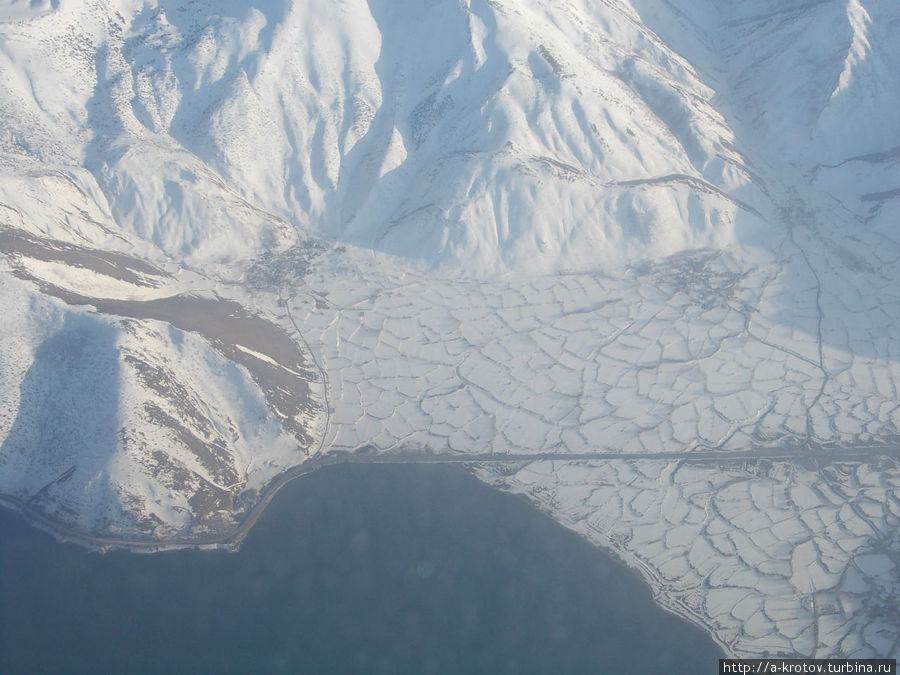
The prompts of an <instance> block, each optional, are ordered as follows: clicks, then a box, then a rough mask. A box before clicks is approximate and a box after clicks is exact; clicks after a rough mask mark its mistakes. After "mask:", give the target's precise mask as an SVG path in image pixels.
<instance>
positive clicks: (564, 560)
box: [0, 465, 721, 673]
mask: <svg viewBox="0 0 900 675" xmlns="http://www.w3.org/2000/svg"><path fill="white" fill-rule="evenodd" d="M720 657H721V653H720V651H719V649H718V647H717V646H716V645H715V644H714V643H713V642H712V641H711V640H710V639H709V638H708V637H707V636H706V635H705V634H703V633H702V632H701V631H700V630H698V629H696V628H694V627H693V626H691V625H690V624H688V623H687V622H685V621H683V620H681V619H678V618H677V617H675V616H673V615H671V614H669V613H667V612H665V611H663V610H661V609H660V608H659V607H657V606H656V605H655V604H654V603H653V601H652V600H651V597H650V593H649V590H648V589H647V588H646V586H644V584H643V583H641V582H640V581H639V580H638V579H637V577H636V576H635V575H634V574H633V573H632V572H630V571H629V570H628V569H626V568H625V567H623V566H622V565H620V564H618V563H617V562H615V561H613V560H611V559H610V558H609V557H608V556H607V555H606V554H604V553H603V552H601V551H599V550H597V549H596V548H594V547H592V546H591V545H589V544H588V543H587V542H585V541H583V540H582V539H581V538H580V537H578V536H577V535H575V534H574V533H572V532H570V531H568V530H566V529H564V528H563V527H562V526H560V525H558V524H557V523H555V522H553V521H552V520H551V519H550V518H548V517H546V516H544V515H543V514H541V513H539V512H538V511H537V510H535V509H534V508H533V507H531V506H530V505H529V504H527V503H526V502H525V501H524V500H522V499H521V498H517V497H513V496H510V495H504V494H501V493H499V492H496V491H495V490H493V489H491V488H488V487H486V486H485V485H483V484H481V483H479V482H478V481H477V480H475V479H474V478H472V477H471V476H469V475H467V474H465V473H464V472H462V471H460V470H458V469H454V468H450V467H440V466H423V465H393V466H391V465H382V466H359V465H356V466H352V465H345V466H339V467H330V468H327V469H323V470H321V471H318V472H316V473H314V474H311V475H308V476H304V477H302V478H299V479H297V480H295V481H293V482H292V483H290V484H289V485H288V486H287V487H285V488H284V489H282V491H281V492H279V494H278V496H277V497H276V498H275V500H274V501H273V503H272V504H271V505H270V506H269V508H268V509H267V510H266V511H265V513H264V514H263V515H262V517H261V518H260V519H259V522H258V523H257V525H256V526H255V527H254V529H253V530H252V531H251V532H250V534H249V535H248V537H247V539H246V540H245V541H244V543H243V546H242V548H241V550H240V552H238V553H234V554H230V553H224V552H216V551H177V552H172V553H163V554H156V555H135V554H127V553H121V552H118V553H117V552H113V553H109V554H107V555H99V554H94V553H87V552H85V551H83V550H81V549H80V548H78V547H76V546H72V545H64V544H58V543H56V542H54V541H52V540H51V539H50V538H49V537H48V536H47V535H45V534H43V533H41V532H38V531H36V530H33V529H32V528H30V527H28V526H26V525H25V524H24V523H23V521H22V519H21V518H20V517H19V516H18V515H17V514H14V513H12V512H10V511H7V510H5V509H0V673H41V672H61V673H116V672H123V673H124V672H129V673H221V672H232V673H280V672H285V673H343V672H359V673H431V672H433V673H628V672H633V673H712V672H716V671H717V662H716V660H717V659H718V658H720Z"/></svg>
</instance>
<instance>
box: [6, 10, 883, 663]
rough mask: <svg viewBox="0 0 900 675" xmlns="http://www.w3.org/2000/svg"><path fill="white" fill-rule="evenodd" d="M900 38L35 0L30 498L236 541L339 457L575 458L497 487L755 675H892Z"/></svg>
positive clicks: (733, 24) (26, 35) (105, 523)
mask: <svg viewBox="0 0 900 675" xmlns="http://www.w3.org/2000/svg"><path fill="white" fill-rule="evenodd" d="M898 28H900V4H897V3H896V2H894V0H819V1H815V2H809V1H800V0H735V1H733V2H727V3H722V2H716V1H715V0H668V1H666V2H659V1H658V0H593V1H592V0H569V1H567V2H558V1H557V0H430V1H429V2H422V1H419V0H368V1H365V0H342V1H340V2H323V1H321V0H308V1H304V2H297V1H294V0H257V1H256V2H237V1H234V0H31V1H30V2H28V1H26V0H0V75H2V76H0V253H2V258H0V270H2V275H0V298H2V303H3V307H4V319H5V320H4V321H3V322H0V373H2V376H0V443H2V446H0V493H2V495H3V498H4V499H5V501H6V502H7V503H10V504H12V505H14V506H16V507H18V508H20V509H22V510H24V511H26V512H27V513H29V514H31V517H32V518H33V519H35V520H36V521H37V522H39V524H42V525H43V526H45V527H48V528H56V531H57V533H58V534H60V535H61V536H72V537H81V538H82V540H83V541H86V542H87V543H93V544H95V545H98V546H106V545H132V546H135V547H137V546H139V545H141V544H142V542H143V543H144V544H149V545H151V546H152V545H157V544H158V545H161V546H162V545H181V544H184V543H188V542H194V543H215V542H218V541H224V540H227V539H228V537H229V536H230V535H231V533H233V532H234V531H235V528H236V527H240V526H242V525H246V524H247V523H248V519H249V522H252V517H251V516H250V514H251V513H255V512H256V511H258V504H259V503H260V501H259V500H262V503H264V502H265V499H267V498H268V497H269V496H270V495H271V493H272V492H271V487H272V486H273V485H277V484H278V481H279V480H280V478H279V477H284V476H286V475H289V473H290V472H291V471H294V472H296V471H303V470H310V469H311V468H314V467H315V466H319V465H320V464H321V463H322V462H324V461H329V460H327V459H326V458H328V457H335V456H338V455H339V453H340V452H341V451H343V452H345V453H355V452H359V451H361V450H367V451H368V452H369V453H372V452H373V451H374V453H375V454H376V455H377V454H378V453H383V452H404V451H406V452H409V451H412V452H421V451H427V452H438V453H444V454H446V455H447V456H454V455H458V456H461V457H465V456H466V455H479V456H480V455H481V454H483V453H485V452H487V451H488V450H490V449H493V450H494V451H495V452H498V453H505V454H508V455H513V456H514V455H516V454H522V453H525V454H527V455H530V456H536V455H541V454H543V455H546V457H545V458H544V459H545V461H543V462H541V461H533V462H531V463H529V464H528V466H527V467H526V468H524V469H521V470H516V469H515V466H519V465H515V466H511V467H504V466H502V465H496V466H495V465H485V466H482V467H481V468H480V469H479V475H480V476H481V477H482V478H484V479H485V480H489V481H491V482H494V483H496V484H498V486H500V487H503V488H504V489H511V490H517V491H521V492H523V493H525V494H528V495H529V496H531V497H532V498H533V499H534V500H535V501H537V502H538V503H540V504H541V505H542V506H543V507H544V508H547V509H548V510H549V511H550V512H551V513H553V514H554V515H555V516H556V517H558V518H559V519H560V520H562V521H563V522H565V523H567V524H568V525H569V526H572V527H575V528H576V529H579V530H580V531H582V532H583V533H584V534H585V536H587V537H589V538H590V539H592V541H595V542H596V543H598V544H600V545H603V546H608V547H611V548H613V549H615V550H617V551H618V553H619V554H620V555H621V556H622V557H624V558H625V559H626V560H628V561H629V562H630V563H631V564H633V565H635V566H636V567H637V568H639V569H640V570H642V573H644V574H645V575H646V576H647V577H648V579H649V580H650V581H651V582H652V583H653V584H654V585H655V586H656V588H657V592H658V594H659V597H660V598H661V601H662V602H664V603H665V604H667V605H668V606H670V607H672V608H673V609H674V610H675V611H677V612H679V613H681V614H684V615H688V616H690V617H692V618H693V619H694V620H696V621H698V622H700V623H702V624H703V625H705V626H707V627H708V628H709V629H710V630H712V631H713V633H714V635H715V636H716V637H717V639H719V641H720V642H721V643H722V644H724V645H726V647H727V648H728V649H729V650H730V652H733V653H742V654H752V653H756V654H758V653H761V652H762V651H763V650H769V651H773V652H776V651H787V652H791V653H804V654H812V653H816V654H821V655H828V654H839V653H847V654H850V653H854V654H896V653H897V650H898V648H900V647H898V634H900V625H898V623H897V621H896V618H895V617H894V618H891V617H890V616H888V615H889V613H888V615H886V614H884V613H883V612H881V610H880V609H878V607H880V605H878V602H879V600H878V599H879V598H882V599H883V598H885V597H888V598H896V597H900V588H898V584H897V581H896V569H897V568H896V541H897V532H898V522H900V508H898V503H897V500H896V489H897V487H898V486H897V483H898V481H900V476H898V472H897V466H896V461H897V439H898V438H900V403H898V388H900V343H898V338H897V337H896V336H897V335H900V331H898V329H900V276H898V271H900V266H898V265H897V261H898V260H900V239H898V237H897V234H896V222H897V219H898V215H900V208H898V205H900V116H898V115H897V114H896V113H897V111H898V110H900V86H898V82H900V48H898V47H897V46H896V44H895V41H894V40H893V36H895V35H896V34H897V29H898ZM623 451H624V452H627V453H632V454H634V455H635V457H640V456H642V455H644V456H646V455H650V456H652V457H653V458H654V459H653V460H650V459H645V460H640V461H645V462H651V461H654V462H657V463H658V465H656V464H654V465H652V466H650V465H643V464H640V462H639V461H632V460H630V459H622V458H620V459H616V460H612V459H608V460H605V459H603V458H602V457H600V456H599V455H602V454H603V453H609V452H613V453H616V452H623ZM692 452H693V453H700V455H697V457H706V459H704V460H703V461H707V462H713V464H711V465H709V466H707V467H706V468H704V469H702V470H701V469H696V470H694V469H691V470H690V471H688V470H684V471H682V470H681V469H680V468H676V467H680V466H681V464H680V462H682V461H683V460H686V461H693V459H691V458H690V457H688V455H689V454H690V453H692ZM719 452H721V453H732V454H731V455H730V456H731V457H732V460H731V463H729V464H721V462H719V460H718V459H717V457H718V455H709V456H707V455H705V454H704V453H719ZM759 452H764V453H768V454H767V455H766V456H767V457H768V459H766V460H765V461H763V462H755V463H754V462H753V461H751V459H752V458H753V457H755V456H756V455H755V454H754V453H759ZM567 453H568V454H573V453H574V454H576V455H577V456H578V457H580V459H578V460H574V459H573V460H571V461H563V459H564V457H565V455H566V454H567ZM665 455H671V457H672V459H671V460H666V459H665V458H664V456H665ZM800 455H802V457H803V458H804V459H802V461H801V460H800V459H799V456H800ZM341 456H343V455H341ZM350 456H352V455H350ZM367 456H368V455H367ZM710 457H711V458H712V459H710ZM532 459H535V457H532ZM551 459H552V460H553V461H551ZM523 461H524V460H523ZM592 461H596V462H601V463H602V464H603V466H606V467H607V468H606V469H603V470H602V471H599V470H597V469H596V466H594V465H592V464H591V462H592ZM697 461H700V460H697ZM616 462H619V464H616ZM741 462H749V464H741ZM810 462H812V463H813V464H815V462H822V463H824V464H825V465H827V466H826V467H825V468H823V469H822V470H821V471H818V472H817V470H815V468H814V467H813V466H812V465H811V464H810ZM735 465H740V467H741V468H735ZM492 466H493V467H494V468H491V467H492ZM636 466H638V467H644V468H639V469H638V470H637V473H638V474H640V477H639V478H636V477H635V475H636V474H635V470H636V469H635V467H636ZM660 466H661V467H663V468H660ZM304 467H305V468H304ZM648 467H649V468H648ZM666 467H668V468H666ZM811 467H812V468H811ZM707 470H708V471H709V473H704V472H705V471H707ZM728 472H731V473H728ZM601 474H602V475H601ZM737 474H740V476H741V478H740V479H738V478H734V480H732V478H733V477H734V475H737ZM851 474H852V478H847V476H850V475H851ZM723 476H725V477H728V476H731V477H732V478H728V479H727V480H726V479H724V478H723ZM620 478H621V481H622V485H618V484H617V481H619V480H620ZM735 481H737V482H738V483H740V484H741V485H743V484H744V483H741V482H740V481H745V482H746V485H748V486H749V487H747V490H748V492H747V493H746V494H744V493H741V495H738V496H737V497H735V496H734V494H733V491H734V489H735V488H734V485H735V484H736V482H735ZM625 483H627V484H628V485H629V486H630V487H629V488H628V489H627V490H626V489H624V487H623V486H624V485H625ZM845 483H846V484H845ZM636 485H640V486H641V487H640V490H638V488H636V487H634V486H636ZM759 485H763V486H764V487H763V488H759ZM267 486H268V487H267ZM610 486H611V487H610ZM653 486H655V487H653ZM698 486H699V487H698ZM810 486H812V487H810ZM619 487H623V490H622V491H621V494H619V491H618V488H619ZM608 488H609V489H612V491H613V492H612V493H610V492H609V489H608ZM654 489H655V490H656V491H657V492H656V493H653V490H654ZM629 491H631V492H629ZM635 491H637V492H635ZM638 492H640V494H638ZM651 493H652V494H651ZM851 493H852V494H851ZM549 494H553V495H554V496H553V498H552V499H550V498H548V497H547V495H549ZM629 494H630V495H631V497H628V498H627V499H626V496H627V495H629ZM622 495H626V496H622ZM648 495H649V496H648ZM698 495H700V496H698ZM601 497H602V498H601ZM701 497H702V499H705V500H706V506H705V507H701V505H699V501H698V500H700V501H702V499H701ZM632 498H633V499H634V500H635V501H634V502H631V501H629V499H632ZM654 500H655V501H654ZM717 500H719V501H717ZM638 502H640V504H638ZM657 503H658V504H659V505H660V506H659V509H658V512H657V511H653V508H655V507H653V508H651V506H652V505H653V504H657ZM641 504H642V505H641ZM735 504H739V505H740V508H737V507H735V506H734V505H735ZM648 505H649V506H648ZM254 509H256V510H254ZM742 509H743V510H742ZM744 512H747V513H752V514H753V515H752V517H751V516H746V517H745V516H743V515H741V514H742V513H744ZM648 514H650V515H648ZM704 514H705V515H704ZM811 514H812V515H811ZM704 518H705V519H706V520H703V519H704ZM816 518H818V520H817V521H815V519H816ZM695 521H696V522H695ZM814 521H815V522H814ZM665 523H668V525H665V526H663V525H661V524H665ZM787 523H789V524H787ZM660 528H662V529H660ZM692 528H693V529H692ZM695 530H696V531H695ZM672 532H677V533H678V534H672ZM726 540H727V541H726ZM698 542H699V543H698ZM729 542H730V543H729ZM697 546H708V547H711V548H709V550H707V549H703V550H702V551H700V552H697V551H696V550H695V549H696V547H697ZM710 551H712V552H710ZM879 556H881V557H879ZM698 560H699V561H700V562H698ZM712 561H715V562H712ZM673 570H675V571H677V574H676V572H675V571H673ZM688 580H689V581H688ZM698 588H703V589H710V588H714V589H716V592H715V593H713V592H712V591H710V592H708V593H707V592H705V591H704V592H702V593H701V592H700V591H697V589H698ZM720 591H721V592H720ZM698 598H699V599H698ZM823 607H829V608H832V609H834V611H830V610H829V611H828V612H825V611H824V610H822V608H823ZM811 608H812V609H811ZM879 612H881V613H879ZM886 616H887V618H885V617H886ZM745 623H746V624H747V626H749V627H746V628H745V626H744V624H745Z"/></svg>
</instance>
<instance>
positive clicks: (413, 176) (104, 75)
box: [4, 0, 765, 275]
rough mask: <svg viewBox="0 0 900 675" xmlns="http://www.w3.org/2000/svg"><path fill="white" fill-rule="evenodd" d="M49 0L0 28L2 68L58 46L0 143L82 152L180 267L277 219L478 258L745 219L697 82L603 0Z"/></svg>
mask: <svg viewBox="0 0 900 675" xmlns="http://www.w3.org/2000/svg"><path fill="white" fill-rule="evenodd" d="M66 7H67V6H63V7H60V8H59V10H58V11H56V12H51V13H49V14H43V15H40V16H37V18H34V19H33V20H31V21H22V22H16V23H8V24H6V32H7V33H8V34H9V39H8V40H7V41H6V42H5V43H4V44H5V47H4V56H5V57H6V60H7V64H8V68H9V69H10V70H13V71H17V72H18V71H19V70H21V69H19V68H18V66H16V64H19V63H27V62H29V61H30V62H35V63H37V62H43V63H46V62H48V61H50V60H52V59H60V60H62V61H64V62H65V63H67V64H77V65H71V66H67V68H68V70H65V69H64V70H63V71H62V72H61V73H60V74H59V76H58V80H59V81H58V82H54V81H52V80H50V79H41V80H40V81H41V86H40V87H39V88H38V89H35V88H34V87H33V86H31V84H30V82H31V81H35V80H38V79H40V78H36V77H34V76H30V77H29V79H27V80H26V81H24V82H20V83H19V86H18V88H17V89H13V90H11V91H10V92H9V93H10V97H9V100H10V103H9V104H8V105H10V106H11V109H10V110H9V111H8V113H7V114H8V117H10V118H11V119H14V120H15V126H16V127H17V128H15V130H14V131H13V133H12V134H11V139H10V140H11V142H12V145H13V146H15V147H10V148H9V150H10V152H11V153H12V152H13V151H16V152H18V153H19V154H21V152H22V150H23V149H24V150H25V153H26V154H27V155H30V156H39V157H41V158H42V161H46V160H52V161H53V162H54V163H58V164H59V165H62V166H65V167H66V168H67V169H69V170H72V169H73V168H74V167H79V168H84V169H87V170H88V171H89V172H90V174H91V175H92V176H93V180H95V181H96V183H97V185H98V186H99V188H100V189H101V191H102V193H103V195H104V197H105V201H106V204H104V205H103V206H104V207H105V208H108V210H109V213H108V219H109V220H110V221H111V222H112V223H115V224H116V225H115V226H116V227H117V228H120V229H124V230H126V231H128V232H130V233H132V234H134V235H135V236H137V237H138V238H139V239H142V240H144V241H147V242H148V243H151V244H152V245H153V246H155V247H156V248H157V249H159V250H160V251H161V252H164V253H166V254H169V255H172V254H175V255H179V256H187V257H188V258H189V259H190V260H192V261H193V264H198V265H201V264H202V261H204V260H207V261H210V262H212V261H222V260H227V259H230V258H234V257H236V256H238V255H239V253H238V249H239V248H240V251H241V254H243V255H246V254H247V251H248V249H247V246H246V242H250V244H251V250H262V249H264V248H266V247H271V246H279V245H286V244H288V243H290V241H291V236H290V235H289V233H288V231H287V230H285V229H284V227H283V225H286V224H288V223H290V224H292V225H293V226H294V228H296V229H297V230H298V231H299V232H300V233H301V235H306V234H315V235H320V236H326V237H331V238H337V239H341V240H345V241H348V242H350V243H353V244H357V245H361V246H365V247H374V248H376V249H380V250H383V251H386V252H389V253H393V254H398V255H401V256H403V257H407V258H411V259H418V260H421V261H422V262H424V263H425V264H426V265H428V266H440V267H444V268H446V269H448V270H453V269H460V270H463V271H466V272H469V273H473V274H478V275H480V274H485V273H488V274H490V273H494V272H499V271H503V270H505V269H522V268H530V269H557V268H563V269H565V268H572V267H584V266H589V265H592V264H598V263H602V262H604V261H607V262H609V261H612V260H619V259H621V258H622V256H623V255H624V256H625V258H626V259H627V258H634V257H642V256H645V255H652V256H655V255H666V254H671V253H674V252H676V251H678V250H682V249H685V248H696V247H702V246H710V245H723V244H726V243H729V242H732V241H734V240H735V237H736V236H737V235H736V234H735V231H734V229H733V228H734V226H735V222H736V221H739V220H744V221H747V222H748V223H749V225H748V227H750V229H751V230H757V229H758V228H759V227H761V224H760V222H761V221H760V220H759V218H758V217H757V216H756V215H755V214H756V213H757V212H758V211H759V208H758V206H759V205H760V204H764V203H765V198H764V196H763V195H762V194H761V193H759V191H758V190H757V189H756V188H755V187H754V185H753V182H752V179H751V175H752V174H751V172H750V171H748V169H747V168H746V166H745V164H746V162H745V160H744V159H743V157H742V156H741V154H740V152H739V151H738V150H737V149H736V148H737V147H738V145H739V143H738V142H737V139H736V138H735V134H734V133H733V132H732V130H731V129H730V128H729V126H728V124H727V123H726V120H725V119H724V118H723V117H722V115H721V114H719V113H718V112H717V110H716V108H715V107H714V105H713V103H712V99H713V97H714V95H715V92H714V91H713V90H712V89H711V88H710V87H709V86H708V85H706V84H704V83H703V82H702V81H701V79H700V78H699V77H698V76H697V74H696V72H695V71H694V69H693V68H692V67H691V66H690V65H689V64H688V63H687V62H686V61H685V60H684V59H683V58H682V57H680V56H679V55H678V54H677V53H676V52H674V51H673V50H672V49H671V48H670V47H668V46H667V45H666V44H665V43H664V42H663V41H662V40H660V39H659V37H657V36H656V34H654V33H653V32H651V31H649V30H648V29H647V28H646V27H645V26H644V25H643V24H642V23H641V22H640V20H639V16H638V14H637V13H636V12H635V11H634V10H633V9H632V8H630V7H629V6H627V5H626V4H624V3H619V4H611V5H602V6H599V7H594V6H592V5H591V4H590V3H580V4H574V5H571V6H570V7H568V8H567V9H566V10H565V11H560V10H559V8H557V7H556V6H555V5H554V4H552V3H551V4H546V3H541V2H533V3H526V4H524V5H523V4H522V3H505V2H492V3H488V2H477V1H476V2H469V3H458V2H455V1H451V0H447V1H443V2H437V3H432V4H430V5H428V6H424V5H421V3H415V2H376V1H374V0H373V1H372V2H368V3H365V2H361V1H356V2H350V3H344V4H337V5H336V4H334V3H287V2H284V3H276V2H270V3H261V4H259V5H256V6H251V7H248V6H247V5H245V4H243V3H224V4H223V3H192V4H191V5H190V7H189V8H188V7H187V6H186V5H181V4H179V3H159V4H157V5H146V4H145V5H143V6H141V7H137V6H135V7H130V6H128V5H127V4H125V3H122V4H119V5H113V4H110V3H102V2H97V3H95V4H93V5H91V6H89V8H84V9H83V10H82V11H80V12H78V11H76V10H75V9H73V8H68V9H67V8H66ZM48 35H53V36H57V37H58V38H59V39H54V40H52V41H50V42H48V41H47V40H46V39H45V38H46V36H48ZM67 35H71V36H77V39H72V40H68V41H66V40H63V39H62V38H63V36H67ZM24 70H25V72H26V73H27V72H29V71H28V69H27V68H25V69H24ZM63 81H64V82H65V86H62V85H63ZM54 91H62V92H64V94H65V95H63V96H54V95H53V92H54ZM88 130H89V131H88ZM88 134H89V135H88ZM151 166H152V167H153V168H152V170H147V169H148V167H151ZM216 185H221V188H219V187H216ZM226 186H227V187H226ZM223 190H224V192H223ZM226 193H228V194H226ZM238 202H243V203H244V204H245V207H244V208H242V209H239V211H240V214H239V215H238V214H234V213H233V211H234V209H233V208H232V206H228V207H226V208H224V209H218V208H217V207H216V206H215V205H214V204H223V205H224V204H229V205H234V204H236V203H238ZM744 204H747V205H749V204H756V205H757V207H751V208H750V209H746V208H743V207H742V205H744ZM248 209H249V212H252V215H251V216H250V217H248ZM664 212H677V213H679V214H680V217H679V218H678V219H676V220H675V221H670V222H666V223H665V224H664V225H663V224H661V218H660V214H661V213H664ZM201 222H202V223H206V224H214V225H213V226H212V227H211V228H209V227H201V225H200V223H201ZM210 230H212V232H210ZM238 241H239V242H240V247H238V245H237V242H238ZM229 242H232V243H231V244H230V243H229Z"/></svg>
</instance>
